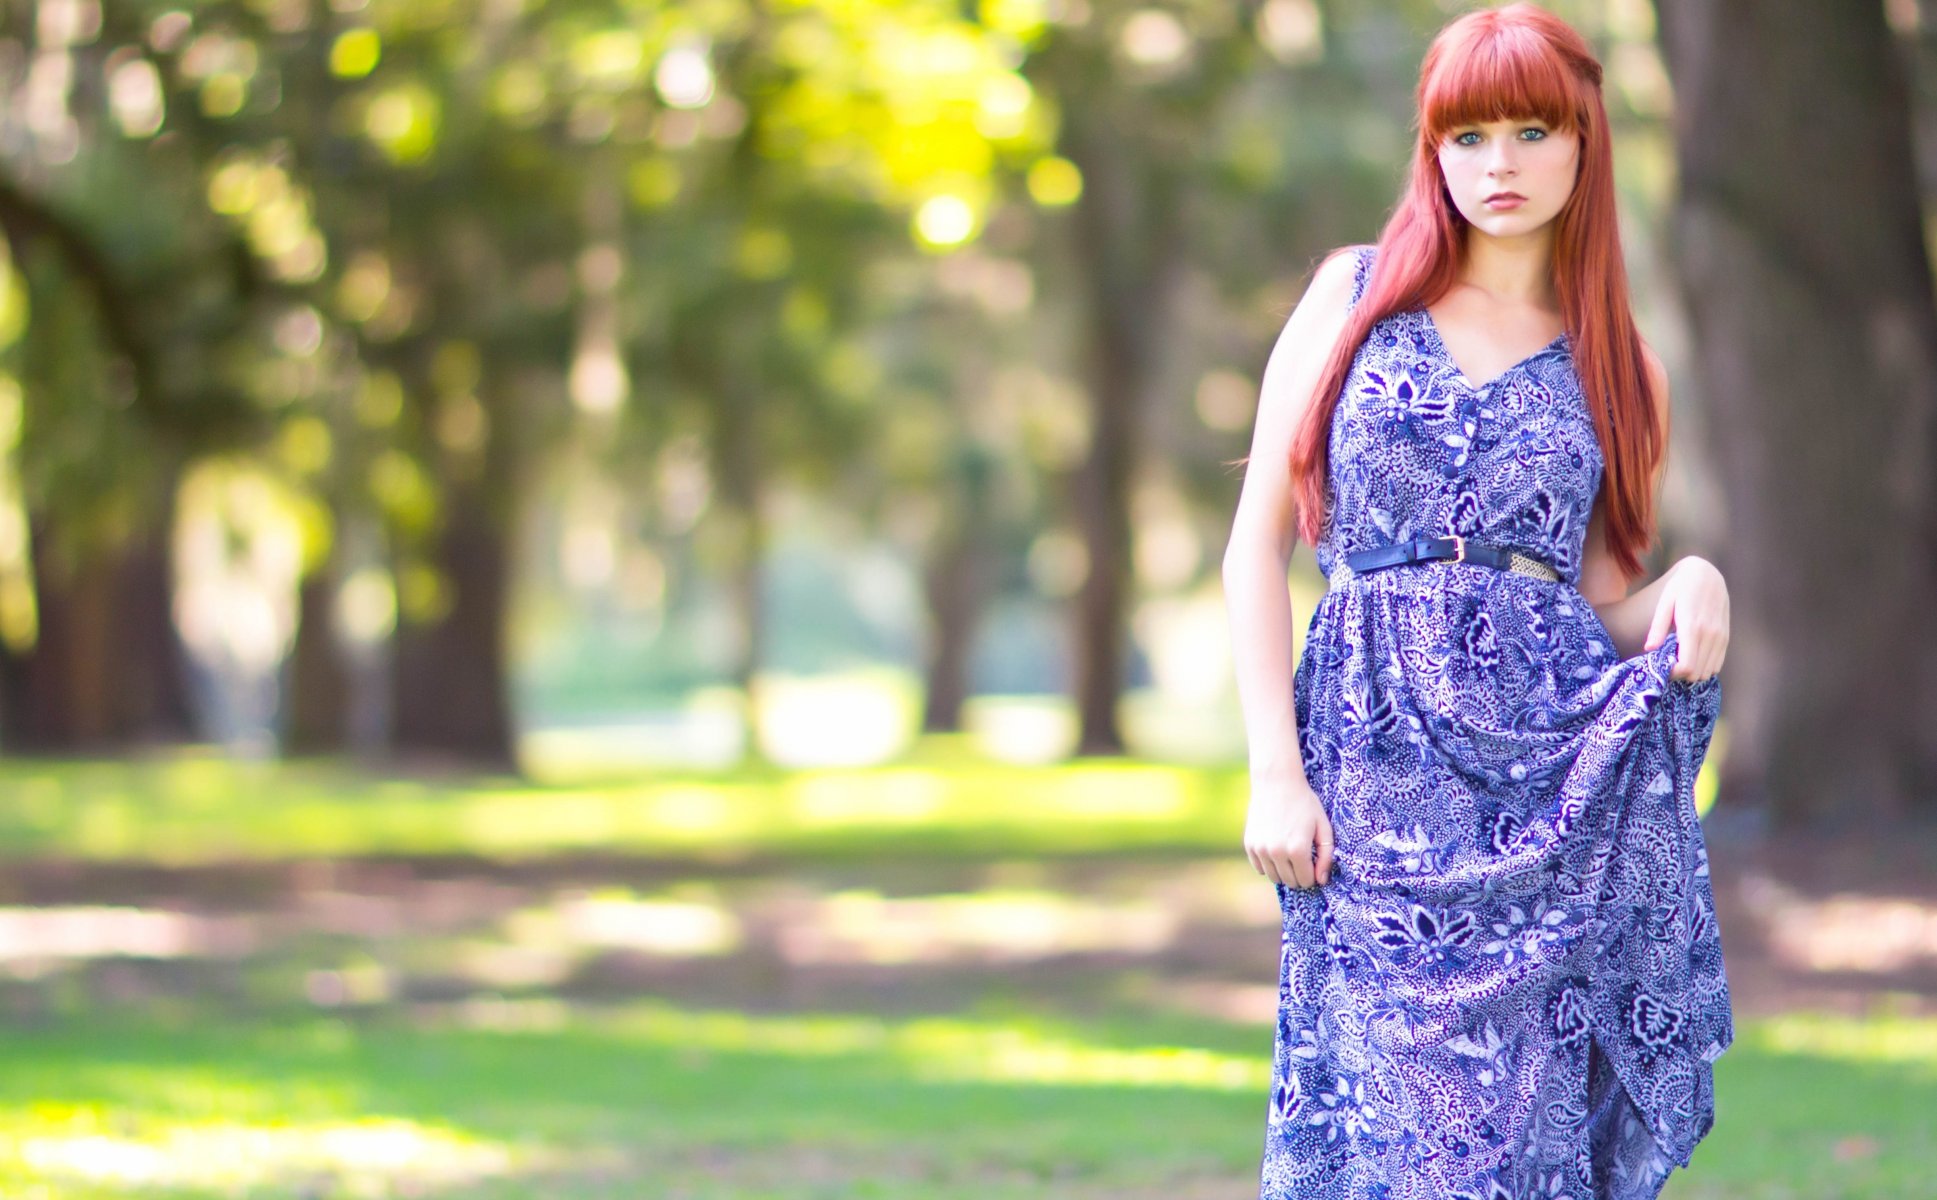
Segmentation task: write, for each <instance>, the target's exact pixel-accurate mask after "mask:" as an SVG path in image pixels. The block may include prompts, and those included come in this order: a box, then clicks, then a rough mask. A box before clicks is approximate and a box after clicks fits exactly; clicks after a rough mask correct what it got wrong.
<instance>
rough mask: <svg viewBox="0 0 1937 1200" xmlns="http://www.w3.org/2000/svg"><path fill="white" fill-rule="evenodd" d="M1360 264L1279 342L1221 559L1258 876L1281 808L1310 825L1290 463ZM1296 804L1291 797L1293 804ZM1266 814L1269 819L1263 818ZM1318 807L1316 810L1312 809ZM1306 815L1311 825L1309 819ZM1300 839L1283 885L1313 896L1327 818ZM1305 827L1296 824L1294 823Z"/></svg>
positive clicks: (1308, 296)
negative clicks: (1295, 682) (1316, 837)
mask: <svg viewBox="0 0 1937 1200" xmlns="http://www.w3.org/2000/svg"><path fill="white" fill-rule="evenodd" d="M1354 266H1355V263H1354V256H1353V255H1352V254H1350V253H1339V254H1335V255H1334V256H1332V257H1331V258H1329V259H1327V260H1326V261H1325V262H1324V263H1323V264H1322V265H1321V266H1320V267H1319V268H1318V270H1317V271H1316V272H1315V273H1314V274H1313V276H1312V281H1311V284H1310V286H1309V287H1307V288H1306V289H1305V295H1304V297H1303V298H1302V299H1301V300H1300V301H1299V302H1298V307H1297V308H1296V309H1295V310H1294V311H1293V312H1292V314H1291V318H1290V320H1289V321H1287V322H1286V323H1285V327H1284V330H1283V331H1282V332H1281V333H1280V334H1279V335H1278V341H1277V344H1276V345H1275V346H1273V348H1272V351H1271V357H1270V359H1269V361H1268V362H1267V363H1266V365H1265V371H1264V380H1263V383H1262V385H1261V387H1260V389H1259V397H1258V416H1257V422H1256V425H1255V427H1254V429H1253V432H1252V438H1251V456H1250V460H1249V461H1248V462H1247V463H1246V465H1245V472H1244V486H1243V489H1242V491H1241V492H1240V494H1239V497H1238V504H1237V512H1236V515H1235V517H1234V518H1233V520H1232V524H1231V540H1230V543H1229V545H1228V546H1227V547H1226V548H1225V551H1224V563H1223V579H1224V601H1225V607H1226V610H1227V612H1228V614H1229V618H1230V626H1231V638H1232V643H1233V645H1234V647H1235V650H1236V653H1235V655H1234V661H1235V670H1236V676H1237V688H1238V699H1239V702H1240V704H1241V705H1242V707H1243V710H1244V728H1245V736H1246V739H1247V744H1248V746H1249V751H1250V761H1251V786H1252V821H1251V822H1250V826H1252V827H1253V828H1254V829H1255V828H1258V827H1265V826H1268V827H1269V829H1268V833H1267V834H1266V835H1261V836H1259V837H1254V836H1253V833H1252V832H1251V831H1248V832H1247V836H1246V844H1247V850H1248V851H1249V852H1250V853H1251V855H1252V859H1253V863H1254V865H1258V866H1259V869H1260V871H1261V872H1263V873H1265V874H1269V875H1278V874H1279V873H1280V868H1279V866H1278V863H1279V859H1278V858H1277V857H1276V854H1275V851H1273V850H1271V849H1268V848H1266V847H1265V843H1266V842H1270V843H1271V846H1273V847H1277V846H1278V845H1279V843H1280V842H1281V841H1282V840H1283V839H1281V838H1280V837H1279V834H1280V833H1282V832H1284V830H1283V829H1281V828H1280V826H1281V825H1284V821H1283V817H1284V815H1285V814H1284V812H1281V811H1280V810H1281V809H1287V808H1289V809H1297V810H1298V812H1297V813H1294V814H1293V816H1294V817H1300V819H1302V817H1308V816H1310V815H1311V814H1307V813H1303V808H1304V806H1306V804H1307V803H1308V801H1309V797H1310V784H1309V782H1308V781H1307V780H1306V778H1305V769H1304V763H1303V760H1302V758H1301V757H1300V755H1299V751H1298V727H1297V717H1296V713H1295V711H1294V709H1293V705H1292V693H1291V681H1292V676H1293V674H1294V666H1295V664H1294V663H1293V660H1292V645H1293V641H1292V629H1293V626H1292V621H1293V619H1294V614H1293V613H1292V610H1291V596H1290V592H1289V590H1288V589H1287V587H1286V585H1285V576H1286V573H1287V572H1288V571H1289V570H1290V566H1291V554H1292V550H1293V547H1294V546H1295V545H1296V539H1297V507H1296V500H1295V498H1294V497H1293V494H1292V478H1291V470H1290V454H1291V443H1292V438H1293V435H1294V433H1295V431H1296V429H1297V427H1298V424H1299V422H1300V421H1301V420H1302V419H1303V417H1304V414H1305V412H1306V410H1307V408H1308V406H1309V405H1310V403H1311V400H1312V392H1313V390H1314V388H1316V386H1317V383H1318V375H1319V373H1320V372H1321V371H1323V370H1324V366H1325V360H1326V358H1327V357H1328V356H1329V355H1330V353H1331V350H1332V346H1333V344H1334V343H1336V342H1337V341H1338V337H1339V334H1340V332H1341V331H1342V330H1343V329H1344V326H1345V318H1346V306H1347V303H1348V301H1349V299H1350V297H1351V292H1352V277H1353V271H1354ZM1287 797H1289V799H1287ZM1261 807H1263V808H1266V809H1268V810H1269V811H1266V812H1263V813H1262V814H1261V812H1260V809H1261ZM1310 807H1312V808H1314V809H1315V808H1316V807H1317V806H1316V804H1315V802H1312V803H1310ZM1301 814H1302V816H1301ZM1316 818H1317V820H1316V822H1312V821H1307V822H1305V823H1304V824H1303V825H1302V826H1300V827H1299V828H1292V826H1285V828H1286V829H1290V831H1291V841H1292V842H1294V843H1295V842H1296V841H1297V835H1298V833H1299V831H1300V828H1302V830H1303V832H1304V842H1303V850H1304V854H1305V857H1304V858H1303V859H1302V861H1301V859H1300V856H1299V855H1298V854H1297V853H1296V850H1297V847H1296V846H1295V845H1294V846H1293V851H1294V852H1293V853H1292V854H1291V856H1290V857H1289V859H1287V860H1285V861H1286V863H1287V864H1288V865H1287V866H1285V868H1284V869H1283V875H1284V878H1281V879H1280V882H1284V883H1294V882H1296V883H1298V884H1301V885H1306V886H1309V885H1310V884H1311V883H1312V882H1313V863H1312V860H1311V858H1310V854H1311V851H1312V846H1313V841H1312V836H1313V834H1314V833H1319V832H1322V835H1323V836H1322V845H1321V846H1320V849H1319V855H1318V858H1319V862H1318V868H1319V869H1318V871H1317V873H1316V874H1317V882H1323V881H1324V879H1325V878H1327V877H1329V874H1330V852H1331V845H1330V837H1331V834H1330V826H1329V824H1325V825H1324V826H1323V827H1322V830H1321V829H1319V828H1317V823H1318V822H1323V821H1324V815H1323V813H1322V811H1321V812H1318V813H1317V814H1316ZM1297 824H1298V822H1297V820H1294V821H1293V822H1292V825H1294V826H1295V825H1297Z"/></svg>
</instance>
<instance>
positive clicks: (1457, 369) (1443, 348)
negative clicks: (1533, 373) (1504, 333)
mask: <svg viewBox="0 0 1937 1200" xmlns="http://www.w3.org/2000/svg"><path fill="white" fill-rule="evenodd" d="M1419 312H1420V315H1421V316H1423V317H1425V319H1426V328H1427V329H1428V330H1430V331H1431V332H1432V335H1433V341H1434V342H1435V343H1436V344H1437V345H1438V346H1439V356H1440V357H1441V358H1443V359H1445V360H1446V365H1447V366H1449V367H1451V368H1453V374H1454V375H1457V376H1458V377H1459V381H1460V382H1461V383H1463V384H1465V385H1466V390H1467V391H1469V392H1483V391H1485V390H1486V389H1488V388H1490V387H1492V386H1493V385H1494V384H1496V383H1498V382H1500V381H1501V380H1502V379H1505V378H1506V377H1507V376H1509V375H1511V374H1513V373H1514V372H1515V371H1517V370H1519V369H1520V368H1521V367H1524V366H1526V365H1527V364H1528V363H1530V362H1532V361H1533V360H1534V359H1536V358H1539V357H1540V356H1541V355H1543V354H1546V353H1548V352H1549V351H1552V350H1554V349H1555V348H1557V347H1560V346H1562V345H1563V344H1565V343H1566V341H1567V331H1566V330H1564V329H1563V330H1561V332H1560V333H1558V334H1557V335H1555V337H1554V340H1553V341H1551V342H1548V343H1547V344H1546V345H1544V346H1542V347H1541V348H1540V349H1538V350H1536V351H1534V352H1533V353H1532V354H1529V355H1527V356H1526V357H1525V358H1522V359H1521V360H1520V361H1518V362H1516V363H1513V364H1511V365H1510V366H1508V367H1507V368H1506V369H1505V370H1503V371H1501V372H1500V373H1499V374H1498V375H1495V376H1494V377H1493V378H1491V379H1489V380H1487V381H1486V382H1485V383H1474V382H1473V380H1472V379H1471V378H1470V377H1468V375H1467V374H1466V368H1465V367H1462V366H1460V365H1459V360H1458V359H1456V358H1454V357H1453V348H1452V347H1451V346H1448V345H1447V344H1446V338H1445V335H1443V334H1441V333H1440V332H1439V322H1438V321H1436V320H1434V319H1433V310H1432V309H1430V308H1427V307H1426V306H1425V305H1423V304H1422V305H1420V306H1419Z"/></svg>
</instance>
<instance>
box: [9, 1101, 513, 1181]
mask: <svg viewBox="0 0 1937 1200" xmlns="http://www.w3.org/2000/svg"><path fill="white" fill-rule="evenodd" d="M6 1123H7V1125H8V1126H10V1127H11V1128H10V1129H9V1137H8V1138H7V1141H6V1146H7V1149H5V1150H0V1172H4V1173H5V1174H7V1175H9V1176H11V1177H13V1178H16V1179H29V1180H34V1181H37V1182H38V1181H45V1182H49V1183H62V1182H87V1183H105V1184H116V1185H120V1186H122V1187H131V1188H132V1187H143V1188H145V1187H228V1188H233V1187H266V1186H274V1185H276V1184H279V1183H281V1184H290V1183H297V1182H301V1183H303V1184H305V1185H308V1186H311V1187H313V1186H314V1185H315V1184H316V1183H317V1182H318V1181H319V1179H318V1177H321V1178H322V1179H327V1180H330V1181H333V1182H335V1183H337V1184H339V1185H341V1186H344V1187H347V1188H350V1189H351V1190H353V1191H355V1192H357V1193H362V1192H366V1191H369V1190H370V1189H371V1188H372V1187H381V1188H384V1189H385V1194H387V1189H388V1188H390V1187H396V1186H398V1185H402V1186H404V1187H406V1188H410V1189H413V1190H414V1189H421V1188H424V1187H434V1186H449V1185H453V1184H461V1183H467V1182H471V1181H475V1180H478V1179H482V1178H486V1177H489V1176H499V1175H506V1174H510V1173H512V1172H514V1171H517V1170H521V1169H529V1168H530V1167H532V1166H535V1165H538V1162H537V1160H538V1158H539V1157H540V1156H539V1155H537V1154H536V1153H534V1152H532V1151H530V1150H516V1151H514V1150H513V1149H512V1148H511V1147H509V1146H506V1145H503V1144H501V1143H497V1142H490V1141H486V1140H483V1139H480V1138H476V1137H472V1136H469V1135H467V1134H465V1133H462V1132H460V1131H457V1130H452V1129H446V1128H439V1127H437V1126H433V1125H426V1124H422V1123H419V1122H415V1121H403V1120H396V1119H388V1118H381V1117H363V1118H357V1119H353V1120H346V1121H337V1122H324V1123H317V1124H282V1123H275V1124H267V1123H265V1124H243V1123H238V1122H229V1121H203V1122H171V1121H155V1122H142V1124H144V1125H147V1126H148V1128H146V1129H144V1130H143V1131H142V1132H141V1133H139V1134H131V1133H127V1132H123V1131H122V1127H123V1126H125V1125H126V1124H127V1122H126V1121H125V1120H124V1119H121V1118H120V1117H119V1116H118V1115H116V1114H111V1113H109V1112H106V1111H103V1110H102V1109H99V1108H67V1109H61V1108H48V1107H44V1106H43V1107H37V1108H35V1109H34V1110H32V1111H30V1112H27V1113H20V1114H16V1115H14V1116H13V1117H12V1118H11V1119H7V1121H6ZM9 1160H11V1161H9ZM306 1194H307V1193H306Z"/></svg>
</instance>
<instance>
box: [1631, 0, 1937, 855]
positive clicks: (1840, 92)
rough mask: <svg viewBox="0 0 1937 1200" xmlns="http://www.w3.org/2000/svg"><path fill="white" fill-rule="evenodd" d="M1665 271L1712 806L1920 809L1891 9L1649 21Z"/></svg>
mask: <svg viewBox="0 0 1937 1200" xmlns="http://www.w3.org/2000/svg"><path fill="white" fill-rule="evenodd" d="M1657 9H1658V11H1659V14H1660V18H1661V19H1660V38H1661V44H1662V47H1663V49H1664V53H1665V57H1666V60H1667V64H1668V67H1669V71H1670V74H1671V77H1672V78H1673V81H1674V85H1675V92H1676V105H1675V109H1676V111H1675V127H1676V140H1677V155H1678V160H1679V166H1680V196H1679V199H1678V201H1677V204H1676V209H1675V214H1674V221H1673V238H1674V242H1675V259H1676V262H1677V263H1678V264H1679V270H1680V282H1681V285H1682V291H1683V293H1684V297H1685V302H1686V306H1687V310H1688V314H1689V319H1690V324H1691V327H1692V333H1693V341H1694V344H1695V347H1696V350H1695V354H1694V362H1695V367H1696V373H1697V378H1698V379H1699V381H1700V384H1701V389H1702V393H1703V399H1704V400H1705V402H1706V405H1707V407H1708V410H1709V413H1710V417H1709V420H1708V422H1707V427H1708V429H1709V430H1710V432H1711V439H1710V440H1711V441H1712V443H1713V444H1712V446H1711V453H1712V457H1713V460H1714V462H1715V463H1716V464H1717V466H1718V467H1719V470H1720V473H1721V490H1722V492H1723V494H1724V496H1725V497H1726V500H1727V507H1728V511H1729V535H1728V541H1727V544H1726V546H1725V547H1724V548H1723V549H1722V551H1721V555H1722V557H1724V558H1725V561H1722V562H1720V563H1719V564H1718V565H1720V566H1721V567H1722V569H1723V570H1724V572H1725V573H1726V575H1727V577H1728V580H1729V584H1730V587H1729V592H1730V598H1731V605H1730V607H1731V616H1732V620H1733V635H1732V637H1731V642H1730V646H1731V650H1730V658H1729V666H1728V668H1727V672H1728V674H1729V676H1730V679H1731V685H1730V687H1729V689H1728V691H1729V700H1730V706H1729V728H1730V732H1729V752H1728V755H1727V761H1726V767H1725V769H1724V774H1723V778H1722V798H1723V801H1724V802H1725V803H1728V804H1735V805H1749V806H1764V805H1766V806H1767V807H1768V809H1769V810H1770V811H1771V812H1772V813H1773V814H1774V815H1775V816H1777V817H1778V818H1780V819H1782V820H1785V821H1791V822H1807V821H1811V820H1816V821H1827V820H1831V819H1834V820H1837V821H1839V822H1848V821H1850V820H1852V819H1870V820H1881V819H1888V818H1892V817H1896V816H1901V815H1903V814H1905V813H1907V812H1908V811H1910V810H1911V809H1912V808H1914V807H1916V806H1917V805H1919V804H1920V803H1921V804H1922V805H1925V806H1928V805H1929V803H1930V797H1931V796H1933V795H1937V638H1933V637H1932V636H1931V635H1930V629H1929V612H1928V609H1929V605H1930V598H1931V596H1933V595H1937V305H1934V303H1933V298H1932V286H1931V266H1930V260H1929V258H1928V257H1927V255H1926V253H1925V244H1924V237H1923V225H1922V220H1921V216H1920V212H1921V210H1920V205H1919V198H1918V193H1917V183H1916V175H1915V171H1914V164H1913V159H1912V153H1911V135H1910V110H1909V106H1908V90H1907V85H1906V78H1905V71H1904V66H1903V63H1902V61H1901V59H1900V55H1899V50H1898V48H1897V46H1896V45H1894V44H1893V38H1892V35H1891V32H1890V30H1889V28H1888V26H1887V25H1886V23H1885V19H1884V6H1883V5H1881V4H1877V3H1865V4H1822V3H1818V2H1816V0H1658V3H1657Z"/></svg>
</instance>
